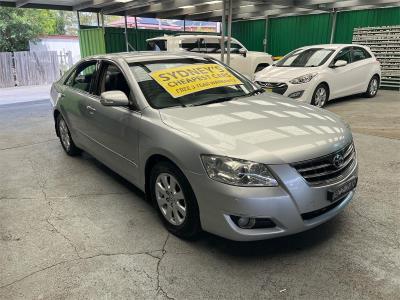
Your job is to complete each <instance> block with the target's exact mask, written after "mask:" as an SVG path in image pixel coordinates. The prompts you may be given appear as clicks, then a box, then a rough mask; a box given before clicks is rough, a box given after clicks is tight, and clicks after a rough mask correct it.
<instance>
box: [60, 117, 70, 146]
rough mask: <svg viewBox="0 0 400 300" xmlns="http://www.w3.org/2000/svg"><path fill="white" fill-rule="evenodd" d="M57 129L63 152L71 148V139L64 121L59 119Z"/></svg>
mask: <svg viewBox="0 0 400 300" xmlns="http://www.w3.org/2000/svg"><path fill="white" fill-rule="evenodd" d="M58 129H59V133H60V137H61V143H62V144H63V146H64V148H65V150H67V151H68V150H69V148H70V147H71V138H70V136H69V131H68V127H67V124H66V123H65V121H64V119H60V121H59V122H58Z"/></svg>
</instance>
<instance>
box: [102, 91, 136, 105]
mask: <svg viewBox="0 0 400 300" xmlns="http://www.w3.org/2000/svg"><path fill="white" fill-rule="evenodd" d="M100 103H101V104H103V105H104V106H128V105H129V99H128V97H127V96H126V95H125V93H124V92H121V91H109V92H104V93H101V96H100Z"/></svg>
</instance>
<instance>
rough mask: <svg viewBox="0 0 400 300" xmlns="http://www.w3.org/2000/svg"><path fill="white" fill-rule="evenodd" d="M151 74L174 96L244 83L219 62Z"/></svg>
mask: <svg viewBox="0 0 400 300" xmlns="http://www.w3.org/2000/svg"><path fill="white" fill-rule="evenodd" d="M150 76H151V77H152V78H153V79H154V80H155V81H157V83H158V84H160V85H161V86H162V87H163V88H164V89H165V90H166V91H167V92H168V93H169V94H170V95H171V96H172V97H174V98H178V97H182V96H185V95H188V94H192V93H196V92H199V91H204V90H208V89H212V88H216V87H221V86H230V85H236V84H243V82H241V81H240V80H239V79H237V78H236V77H235V76H234V75H233V74H232V73H231V72H229V71H228V70H227V69H226V68H224V67H223V66H220V65H217V64H198V65H186V66H183V67H176V68H169V69H164V70H160V71H154V72H151V73H150Z"/></svg>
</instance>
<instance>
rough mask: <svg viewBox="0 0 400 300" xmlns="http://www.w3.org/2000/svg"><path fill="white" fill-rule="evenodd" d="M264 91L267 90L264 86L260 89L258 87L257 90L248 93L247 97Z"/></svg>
mask: <svg viewBox="0 0 400 300" xmlns="http://www.w3.org/2000/svg"><path fill="white" fill-rule="evenodd" d="M264 92H265V90H264V89H263V88H259V89H256V90H254V91H251V92H250V93H248V94H246V95H245V97H250V96H254V95H256V94H258V93H260V94H262V93H264Z"/></svg>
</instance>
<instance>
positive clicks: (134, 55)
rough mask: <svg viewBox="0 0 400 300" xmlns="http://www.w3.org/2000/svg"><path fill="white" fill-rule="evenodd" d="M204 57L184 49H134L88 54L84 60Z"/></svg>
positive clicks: (135, 60)
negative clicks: (132, 50) (131, 50)
mask: <svg viewBox="0 0 400 300" xmlns="http://www.w3.org/2000/svg"><path fill="white" fill-rule="evenodd" d="M182 57H183V58H204V57H208V56H207V55H204V54H200V53H190V52H186V51H175V52H172V51H171V52H169V51H134V52H120V53H110V54H100V55H93V56H88V57H86V58H85V60H90V59H110V60H118V59H123V60H125V61H126V62H127V63H132V62H138V61H151V60H160V59H178V58H182Z"/></svg>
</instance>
